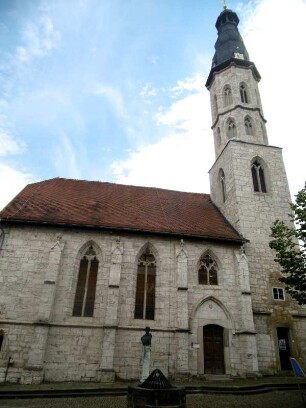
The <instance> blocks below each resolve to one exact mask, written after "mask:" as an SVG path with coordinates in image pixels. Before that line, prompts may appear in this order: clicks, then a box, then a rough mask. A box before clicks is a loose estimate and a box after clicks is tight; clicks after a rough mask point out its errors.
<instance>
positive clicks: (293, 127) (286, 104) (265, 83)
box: [241, 0, 306, 194]
mask: <svg viewBox="0 0 306 408" xmlns="http://www.w3.org/2000/svg"><path fill="white" fill-rule="evenodd" d="M256 4H257V6H256V8H255V11H254V7H253V12H251V10H250V7H247V8H246V9H242V11H245V19H244V20H243V21H244V24H243V27H242V28H241V32H242V35H243V38H244V41H245V44H246V47H247V49H248V51H249V54H250V58H251V60H252V61H254V62H255V63H256V66H257V68H258V70H259V72H260V74H261V75H262V81H261V82H260V85H259V86H260V92H261V98H262V103H263V109H264V114H265V116H266V119H267V121H268V123H267V130H268V137H269V142H270V144H271V145H276V146H280V147H282V148H283V149H284V150H283V153H284V159H285V166H286V170H287V175H288V180H289V187H290V190H291V193H292V194H296V193H297V191H298V190H300V189H301V188H303V186H304V183H305V180H306V167H305V165H304V161H305V158H304V157H305V151H306V137H305V134H304V133H305V132H304V122H303V119H304V116H305V95H306V80H305V75H304V73H303V67H304V66H305V65H306V55H305V52H304V51H303V50H304V48H305V44H304V43H305V41H304V38H305V28H304V25H305V22H304V20H305V16H306V2H305V0H291V1H290V6H289V10H290V17H288V7H280V6H279V4H278V3H277V4H276V2H275V0H261V1H256Z"/></svg>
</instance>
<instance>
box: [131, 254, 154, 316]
mask: <svg viewBox="0 0 306 408" xmlns="http://www.w3.org/2000/svg"><path fill="white" fill-rule="evenodd" d="M155 281H156V260H155V257H154V255H153V254H152V252H151V250H150V248H149V247H147V248H146V250H145V251H144V252H143V254H142V255H141V256H140V257H139V259H138V265H137V283H136V299H135V312H134V317H135V319H148V320H154V314H155Z"/></svg>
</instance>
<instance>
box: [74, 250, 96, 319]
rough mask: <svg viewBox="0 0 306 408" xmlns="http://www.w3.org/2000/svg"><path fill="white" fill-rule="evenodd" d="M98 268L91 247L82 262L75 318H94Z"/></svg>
mask: <svg viewBox="0 0 306 408" xmlns="http://www.w3.org/2000/svg"><path fill="white" fill-rule="evenodd" d="M98 267H99V261H98V259H97V257H96V252H95V251H94V249H93V247H92V246H90V247H89V248H88V250H87V251H86V253H85V255H84V256H83V258H82V259H81V261H80V266H79V275H78V282H77V288H76V293H75V299H74V306H73V312H72V315H73V316H84V317H92V316H93V313H94V305H95V295H96V283H97V274H98Z"/></svg>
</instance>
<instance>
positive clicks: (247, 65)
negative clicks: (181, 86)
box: [205, 58, 261, 89]
mask: <svg viewBox="0 0 306 408" xmlns="http://www.w3.org/2000/svg"><path fill="white" fill-rule="evenodd" d="M231 65H236V66H240V67H243V68H250V69H251V70H252V73H253V75H254V78H255V79H256V80H257V81H258V82H259V81H260V80H261V76H260V74H259V72H258V70H257V68H256V66H255V64H254V62H252V61H247V60H241V59H238V58H230V59H228V60H226V61H223V62H221V63H220V64H218V65H216V66H215V67H213V68H212V69H211V70H210V73H209V75H208V78H207V81H206V84H205V86H206V88H207V89H209V88H210V86H211V84H212V82H213V79H214V76H215V74H216V73H218V72H220V71H223V70H224V69H226V68H227V67H229V66H231Z"/></svg>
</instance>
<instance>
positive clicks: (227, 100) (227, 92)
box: [223, 85, 233, 106]
mask: <svg viewBox="0 0 306 408" xmlns="http://www.w3.org/2000/svg"><path fill="white" fill-rule="evenodd" d="M223 98H224V106H228V105H231V104H232V103H233V95H232V90H231V87H230V86H229V85H226V86H225V87H224V91H223Z"/></svg>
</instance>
